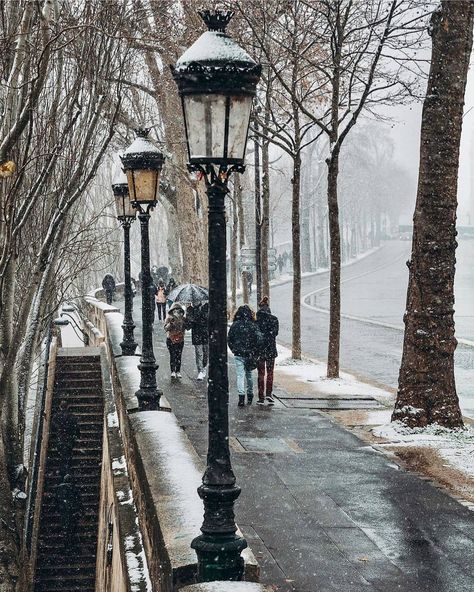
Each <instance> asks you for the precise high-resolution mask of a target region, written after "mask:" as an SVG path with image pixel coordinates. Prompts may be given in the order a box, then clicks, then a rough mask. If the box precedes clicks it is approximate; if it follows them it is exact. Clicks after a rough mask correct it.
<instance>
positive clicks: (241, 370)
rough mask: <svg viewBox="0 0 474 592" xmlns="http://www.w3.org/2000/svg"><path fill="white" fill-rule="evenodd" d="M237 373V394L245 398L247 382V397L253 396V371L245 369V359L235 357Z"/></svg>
mask: <svg viewBox="0 0 474 592" xmlns="http://www.w3.org/2000/svg"><path fill="white" fill-rule="evenodd" d="M234 361H235V372H236V374H237V392H238V393H239V396H245V382H247V397H252V396H253V377H252V370H247V369H246V368H245V358H241V357H240V356H234Z"/></svg>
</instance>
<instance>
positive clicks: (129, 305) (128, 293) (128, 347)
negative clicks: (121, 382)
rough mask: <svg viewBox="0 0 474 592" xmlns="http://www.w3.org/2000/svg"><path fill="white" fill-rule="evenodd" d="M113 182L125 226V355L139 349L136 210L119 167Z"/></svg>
mask: <svg viewBox="0 0 474 592" xmlns="http://www.w3.org/2000/svg"><path fill="white" fill-rule="evenodd" d="M117 169H118V170H117V171H116V172H115V175H114V179H113V182H112V191H113V192H114V197H115V208H116V210H117V219H118V221H119V222H120V225H121V226H122V228H123V270H124V277H125V314H124V318H123V325H122V329H123V341H122V343H121V344H120V347H121V348H122V355H123V356H133V354H134V353H135V350H136V349H137V343H136V341H135V340H134V338H133V330H134V329H135V323H134V322H133V316H132V311H133V293H132V282H131V275H130V226H131V224H132V222H133V221H134V220H135V217H136V211H135V210H134V209H133V207H132V204H131V203H130V199H129V197H128V183H127V177H126V176H125V175H124V173H123V172H122V171H121V170H120V168H118V167H117Z"/></svg>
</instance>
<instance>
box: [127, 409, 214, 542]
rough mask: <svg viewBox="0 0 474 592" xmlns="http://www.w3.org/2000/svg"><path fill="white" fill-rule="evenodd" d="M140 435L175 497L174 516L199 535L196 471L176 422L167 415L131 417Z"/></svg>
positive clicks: (200, 513)
mask: <svg viewBox="0 0 474 592" xmlns="http://www.w3.org/2000/svg"><path fill="white" fill-rule="evenodd" d="M135 418H136V420H137V422H138V424H139V426H140V431H143V432H144V433H146V434H147V435H148V437H149V438H150V448H149V453H150V454H153V456H154V457H155V458H156V459H157V461H156V462H157V464H158V465H162V466H163V469H162V470H160V473H162V474H163V475H166V476H167V479H168V480H169V483H170V490H171V491H173V495H174V496H175V499H174V501H175V503H176V505H177V506H178V515H179V516H180V517H181V519H182V523H183V524H185V525H186V529H187V530H192V531H194V532H199V528H200V527H201V523H202V516H203V508H202V502H201V500H200V499H199V497H198V495H197V493H196V490H197V488H198V487H199V486H200V485H201V473H200V471H199V470H198V468H197V466H196V464H195V462H194V460H193V458H192V456H191V454H190V449H189V448H188V447H187V446H185V442H184V434H183V431H182V429H181V428H180V427H179V424H178V422H177V420H176V418H175V417H174V416H173V415H172V414H170V413H157V412H156V411H143V412H140V413H138V414H136V415H135V417H134V419H135Z"/></svg>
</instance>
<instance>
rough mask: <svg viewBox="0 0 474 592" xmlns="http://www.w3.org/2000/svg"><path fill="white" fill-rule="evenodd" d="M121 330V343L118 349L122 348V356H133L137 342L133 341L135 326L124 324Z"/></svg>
mask: <svg viewBox="0 0 474 592" xmlns="http://www.w3.org/2000/svg"><path fill="white" fill-rule="evenodd" d="M122 329H123V341H122V343H121V344H120V347H121V348H122V356H133V355H134V354H135V350H136V349H137V346H138V344H137V342H136V341H134V339H133V330H134V329H135V325H134V324H133V323H132V324H131V325H129V324H127V323H124V324H123V325H122Z"/></svg>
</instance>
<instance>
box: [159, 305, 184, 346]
mask: <svg viewBox="0 0 474 592" xmlns="http://www.w3.org/2000/svg"><path fill="white" fill-rule="evenodd" d="M164 329H165V331H166V336H167V337H168V339H170V340H171V341H172V342H173V343H181V342H182V341H184V332H185V330H186V319H185V318H184V310H183V308H182V307H181V305H180V304H173V306H172V307H171V308H170V309H169V311H168V314H167V316H166V319H165V324H164Z"/></svg>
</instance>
